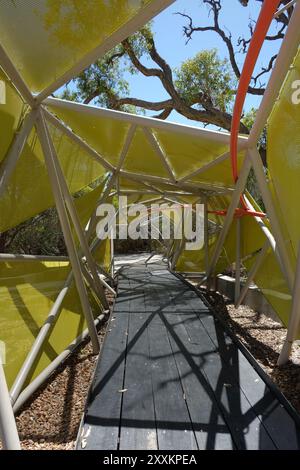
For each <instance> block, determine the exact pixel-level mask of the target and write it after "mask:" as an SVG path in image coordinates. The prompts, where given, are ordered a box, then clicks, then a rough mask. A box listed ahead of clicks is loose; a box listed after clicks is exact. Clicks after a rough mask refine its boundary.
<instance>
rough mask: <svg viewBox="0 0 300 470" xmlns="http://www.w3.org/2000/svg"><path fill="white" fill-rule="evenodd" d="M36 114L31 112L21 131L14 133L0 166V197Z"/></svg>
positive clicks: (34, 111) (26, 117)
mask: <svg viewBox="0 0 300 470" xmlns="http://www.w3.org/2000/svg"><path fill="white" fill-rule="evenodd" d="M36 116H37V112H36V110H33V111H31V112H30V113H28V114H27V115H26V116H25V119H24V122H23V124H22V126H21V129H20V130H19V131H17V132H16V134H15V136H14V139H13V141H12V144H11V147H10V149H9V151H8V153H7V155H6V157H5V159H4V161H3V162H2V163H1V166H0V197H1V196H3V193H4V191H5V189H6V186H7V183H8V181H9V178H10V176H11V174H12V172H13V171H14V169H15V166H16V164H17V162H18V160H19V157H20V155H21V153H22V151H23V148H24V146H25V144H26V141H27V138H28V136H29V134H30V132H31V129H32V128H33V126H34V123H35V120H36Z"/></svg>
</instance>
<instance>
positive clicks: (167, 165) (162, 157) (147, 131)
mask: <svg viewBox="0 0 300 470" xmlns="http://www.w3.org/2000/svg"><path fill="white" fill-rule="evenodd" d="M143 132H144V134H145V136H146V138H147V140H148V142H149V143H150V145H151V147H152V148H153V150H154V151H155V153H156V155H158V157H159V159H160V161H161V162H162V164H163V166H164V168H165V170H166V172H167V173H168V175H169V178H170V181H171V182H174V183H176V176H175V173H174V170H173V169H172V168H171V165H170V163H169V162H168V159H167V156H166V155H165V153H164V152H163V150H162V148H161V146H160V144H159V142H158V141H157V140H156V137H155V136H154V134H153V132H152V130H150V129H149V128H147V127H143Z"/></svg>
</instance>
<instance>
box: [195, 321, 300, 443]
mask: <svg viewBox="0 0 300 470" xmlns="http://www.w3.org/2000/svg"><path fill="white" fill-rule="evenodd" d="M200 319H201V322H202V323H203V325H204V327H205V328H206V330H207V331H208V334H209V335H210V337H211V338H212V341H214V343H215V344H217V342H218V338H220V337H221V333H220V331H222V334H223V336H224V339H225V341H226V344H227V351H230V350H235V351H236V352H235V357H236V362H237V366H236V370H237V377H236V379H237V380H238V381H239V384H240V387H241V389H242V390H243V392H244V393H245V395H246V396H247V399H248V401H249V402H250V403H251V405H252V407H253V410H254V411H255V413H256V414H257V416H258V417H259V419H260V420H261V422H262V423H263V426H264V427H265V429H266V430H267V431H268V433H269V434H270V436H271V437H272V440H273V441H274V443H275V445H276V447H277V448H278V449H281V450H295V449H299V448H300V429H299V426H298V425H297V424H296V423H295V421H294V419H293V418H292V416H291V415H290V414H289V413H288V411H287V410H286V409H285V407H284V406H283V405H282V404H281V403H280V402H279V400H278V398H277V397H276V396H275V395H274V393H273V392H272V390H271V389H270V388H269V387H268V386H267V385H266V383H265V382H264V380H263V379H262V377H261V376H260V375H259V374H258V373H257V372H256V371H255V369H254V368H253V367H252V365H251V364H250V362H249V361H248V359H247V358H246V357H245V356H244V354H243V353H242V352H241V351H239V350H238V347H237V345H236V344H235V343H234V342H233V341H232V339H231V338H230V336H229V335H228V334H227V333H226V332H225V331H224V329H223V327H222V325H221V324H220V322H219V321H218V320H217V319H215V321H214V320H213V317H212V316H206V315H203V314H202V315H200ZM224 359H226V354H224ZM227 361H228V359H227ZM262 438H263V436H262Z"/></svg>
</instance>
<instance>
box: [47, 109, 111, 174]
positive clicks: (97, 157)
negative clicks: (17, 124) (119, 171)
mask: <svg viewBox="0 0 300 470" xmlns="http://www.w3.org/2000/svg"><path fill="white" fill-rule="evenodd" d="M43 113H44V114H45V116H46V118H47V121H49V122H50V123H51V124H53V125H54V126H55V127H56V128H57V129H59V130H60V131H62V132H63V133H64V134H65V135H66V136H67V137H69V138H70V139H71V140H72V141H73V142H74V143H75V144H77V145H78V146H79V147H80V148H82V149H83V150H84V151H85V152H86V153H87V154H88V155H90V156H91V158H93V159H94V160H95V161H96V162H98V163H100V165H102V166H103V167H104V168H105V169H106V170H108V171H114V170H115V167H114V166H113V165H112V164H111V163H109V162H108V161H107V160H105V158H103V157H102V155H100V154H99V153H98V152H96V150H94V149H93V148H92V147H91V146H90V145H89V144H88V143H86V142H85V141H84V140H83V139H81V138H80V137H79V136H78V135H76V134H75V133H74V132H73V131H72V130H71V129H69V128H68V127H67V126H66V125H65V124H64V123H63V122H62V121H60V120H59V119H57V117H55V116H53V114H51V113H50V112H49V111H48V110H47V109H45V108H43Z"/></svg>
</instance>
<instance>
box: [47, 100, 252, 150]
mask: <svg viewBox="0 0 300 470" xmlns="http://www.w3.org/2000/svg"><path fill="white" fill-rule="evenodd" d="M44 104H45V105H47V106H50V107H51V106H52V105H53V106H55V107H57V108H61V109H65V110H70V111H71V110H72V111H76V112H78V113H82V114H86V115H89V116H94V117H103V118H106V119H112V120H115V121H122V122H127V123H132V124H135V125H137V126H140V127H148V128H151V129H155V130H164V131H169V132H174V133H176V134H179V135H180V134H181V135H182V134H184V135H185V136H191V137H199V138H202V139H204V140H208V141H209V142H212V141H214V142H216V143H220V144H223V145H229V143H230V134H229V133H228V132H220V131H214V130H210V129H203V128H201V127H195V126H186V125H183V124H175V123H172V122H168V121H163V120H160V119H155V118H150V117H145V116H137V115H136V114H129V113H125V112H123V111H114V110H111V109H105V108H99V107H96V106H90V105H85V104H80V103H75V102H73V101H66V100H61V99H58V98H47V99H46V100H45V101H44ZM247 141H248V137H247V136H241V135H239V137H238V142H239V143H240V144H242V145H243V144H244V145H246V144H247Z"/></svg>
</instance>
